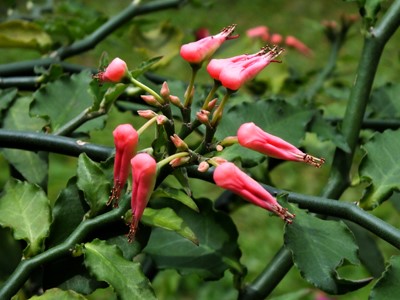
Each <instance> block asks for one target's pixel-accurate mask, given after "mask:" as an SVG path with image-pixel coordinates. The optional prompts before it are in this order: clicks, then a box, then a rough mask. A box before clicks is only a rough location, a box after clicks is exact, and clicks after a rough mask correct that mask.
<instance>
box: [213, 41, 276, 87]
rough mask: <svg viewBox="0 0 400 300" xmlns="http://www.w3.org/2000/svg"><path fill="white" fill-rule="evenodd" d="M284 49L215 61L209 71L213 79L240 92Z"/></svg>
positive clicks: (267, 49) (262, 51)
mask: <svg viewBox="0 0 400 300" xmlns="http://www.w3.org/2000/svg"><path fill="white" fill-rule="evenodd" d="M282 51H283V49H278V48H277V47H274V48H272V49H270V48H263V49H262V50H261V51H260V52H258V53H256V54H253V55H239V56H235V57H231V58H228V59H222V60H218V59H213V60H211V61H210V63H209V66H208V67H207V71H208V73H209V74H210V76H211V77H212V78H214V79H215V80H219V81H220V82H221V84H222V85H223V86H224V87H226V88H228V89H230V90H238V89H239V88H240V87H241V86H242V85H243V84H244V83H245V82H247V81H249V80H251V79H253V78H254V77H256V75H257V74H258V73H260V72H261V71H262V70H263V69H264V68H265V67H266V66H268V65H269V64H270V63H271V62H274V58H275V57H277V56H278V55H279V54H280V53H281V52H282Z"/></svg>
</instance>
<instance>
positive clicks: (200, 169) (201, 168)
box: [197, 161, 210, 173]
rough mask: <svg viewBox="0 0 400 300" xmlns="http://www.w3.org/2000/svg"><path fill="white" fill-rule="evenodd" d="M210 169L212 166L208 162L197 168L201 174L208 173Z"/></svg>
mask: <svg viewBox="0 0 400 300" xmlns="http://www.w3.org/2000/svg"><path fill="white" fill-rule="evenodd" d="M209 168H210V165H209V164H208V162H206V161H202V162H201V163H200V164H199V166H198V167H197V171H199V172H202V173H203V172H207V171H208V169H209Z"/></svg>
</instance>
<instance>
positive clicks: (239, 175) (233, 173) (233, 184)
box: [213, 162, 295, 223]
mask: <svg viewBox="0 0 400 300" xmlns="http://www.w3.org/2000/svg"><path fill="white" fill-rule="evenodd" d="M213 178H214V181H215V183H216V184H217V185H218V186H219V187H222V188H224V189H227V190H230V191H232V192H234V193H235V194H237V195H239V196H241V197H243V198H244V199H245V200H247V201H249V202H252V203H254V204H255V205H258V206H260V207H262V208H264V209H267V210H269V211H272V212H274V213H275V214H277V215H278V216H279V217H280V218H281V219H283V220H284V221H285V222H287V223H292V219H293V218H294V217H295V216H294V215H293V214H291V213H289V212H288V211H287V209H285V208H283V207H282V206H281V205H280V204H279V203H278V202H277V201H276V199H275V198H274V197H273V196H272V195H271V194H270V193H268V192H267V191H266V190H265V189H264V188H263V187H262V186H261V185H260V184H259V183H258V182H257V181H255V180H254V179H253V178H251V177H250V176H248V175H247V174H246V173H244V172H243V171H241V170H240V169H239V168H238V167H237V166H235V164H233V163H231V162H225V163H222V164H220V165H218V166H217V167H216V168H215V170H214V175H213Z"/></svg>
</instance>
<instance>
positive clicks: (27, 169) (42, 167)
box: [2, 97, 48, 186]
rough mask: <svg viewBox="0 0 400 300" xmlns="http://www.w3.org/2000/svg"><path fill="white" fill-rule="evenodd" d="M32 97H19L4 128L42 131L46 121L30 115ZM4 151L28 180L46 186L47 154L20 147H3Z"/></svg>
mask: <svg viewBox="0 0 400 300" xmlns="http://www.w3.org/2000/svg"><path fill="white" fill-rule="evenodd" d="M31 101H32V98H30V97H21V98H18V99H17V100H16V101H15V102H14V104H13V105H12V106H11V108H10V109H9V110H8V111H7V114H6V116H5V118H4V121H3V128H5V129H12V130H29V131H40V130H41V129H42V128H43V127H44V126H45V122H44V121H43V120H42V119H40V118H33V117H30V116H29V105H30V103H31ZM2 152H3V154H4V157H5V158H6V159H7V161H8V162H9V163H10V164H12V165H13V166H14V168H15V169H17V171H18V172H19V173H21V174H22V176H24V178H25V179H26V180H28V181H29V182H32V183H36V184H40V185H42V186H44V182H45V180H46V178H47V169H48V163H47V155H46V154H44V153H41V152H39V153H35V152H32V151H24V150H19V149H7V148H3V149H2Z"/></svg>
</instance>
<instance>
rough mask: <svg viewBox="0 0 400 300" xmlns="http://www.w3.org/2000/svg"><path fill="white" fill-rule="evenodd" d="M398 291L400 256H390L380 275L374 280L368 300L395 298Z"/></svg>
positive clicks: (399, 291)
mask: <svg viewBox="0 0 400 300" xmlns="http://www.w3.org/2000/svg"><path fill="white" fill-rule="evenodd" d="M399 293H400V256H392V257H391V258H390V261H389V265H388V266H387V268H386V270H385V272H384V273H383V275H382V277H381V278H380V279H379V280H378V281H377V282H376V284H375V285H374V287H373V288H372V291H371V294H370V296H369V299H370V300H380V299H397V297H398V295H399Z"/></svg>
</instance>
